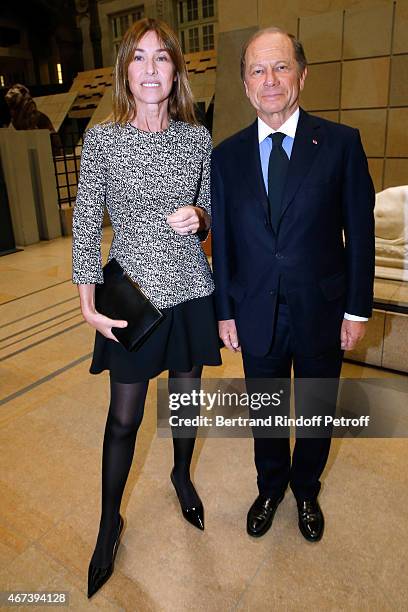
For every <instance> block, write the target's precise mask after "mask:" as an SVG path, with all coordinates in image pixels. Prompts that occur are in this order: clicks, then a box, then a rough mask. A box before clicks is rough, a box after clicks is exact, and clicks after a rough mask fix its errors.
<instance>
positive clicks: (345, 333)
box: [340, 319, 367, 351]
mask: <svg viewBox="0 0 408 612" xmlns="http://www.w3.org/2000/svg"><path fill="white" fill-rule="evenodd" d="M366 325H367V323H366V322H365V321H364V322H361V321H349V320H347V319H343V323H342V325H341V333H340V339H341V348H342V349H343V350H344V351H352V350H353V349H354V348H355V346H356V345H357V343H358V342H360V340H362V339H363V338H364V336H365V333H366Z"/></svg>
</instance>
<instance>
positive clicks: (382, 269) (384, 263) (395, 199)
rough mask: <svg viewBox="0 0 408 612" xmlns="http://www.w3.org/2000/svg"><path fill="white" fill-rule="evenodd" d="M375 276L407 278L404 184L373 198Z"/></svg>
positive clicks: (407, 191) (407, 217)
mask: <svg viewBox="0 0 408 612" xmlns="http://www.w3.org/2000/svg"><path fill="white" fill-rule="evenodd" d="M374 214H375V264H376V268H375V275H376V276H377V277H380V278H390V279H394V280H405V281H407V280H408V185H403V186H401V187H389V188H388V189H384V191H380V193H377V195H376V199H375V211H374Z"/></svg>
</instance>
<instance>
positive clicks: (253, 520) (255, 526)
mask: <svg viewBox="0 0 408 612" xmlns="http://www.w3.org/2000/svg"><path fill="white" fill-rule="evenodd" d="M283 497H284V496H283V495H281V496H280V497H278V498H271V497H265V495H258V497H257V498H256V500H255V501H254V503H253V504H252V506H251V507H250V509H249V512H248V516H247V532H248V534H249V535H250V536H253V537H254V538H259V537H260V536H263V535H264V533H266V532H267V531H268V529H269V528H270V526H271V525H272V521H273V517H274V516H275V512H276V509H277V507H278V506H279V504H280V503H281V501H282V499H283Z"/></svg>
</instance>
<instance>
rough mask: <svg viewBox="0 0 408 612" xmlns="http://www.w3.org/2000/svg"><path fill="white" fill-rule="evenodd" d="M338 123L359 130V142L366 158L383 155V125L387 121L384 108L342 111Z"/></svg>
mask: <svg viewBox="0 0 408 612" xmlns="http://www.w3.org/2000/svg"><path fill="white" fill-rule="evenodd" d="M340 121H341V123H345V124H346V125H351V127H355V128H357V129H359V130H360V134H361V140H362V142H363V146H364V150H365V152H366V155H367V156H372V157H379V156H381V155H384V149H385V125H386V121H387V111H386V109H385V108H384V109H382V108H379V109H367V110H356V111H354V110H353V111H342V112H341V119H340Z"/></svg>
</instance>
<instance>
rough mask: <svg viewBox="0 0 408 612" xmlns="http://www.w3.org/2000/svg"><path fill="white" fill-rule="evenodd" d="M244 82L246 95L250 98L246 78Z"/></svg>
mask: <svg viewBox="0 0 408 612" xmlns="http://www.w3.org/2000/svg"><path fill="white" fill-rule="evenodd" d="M243 83H244V87H245V94H246V97H247V98H249V92H248V85H247V84H246V82H245V80H244V81H243Z"/></svg>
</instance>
